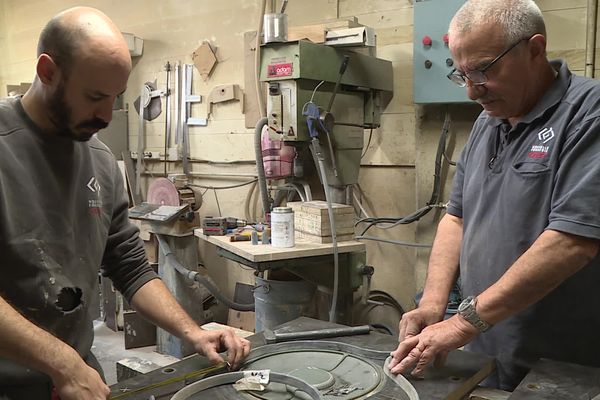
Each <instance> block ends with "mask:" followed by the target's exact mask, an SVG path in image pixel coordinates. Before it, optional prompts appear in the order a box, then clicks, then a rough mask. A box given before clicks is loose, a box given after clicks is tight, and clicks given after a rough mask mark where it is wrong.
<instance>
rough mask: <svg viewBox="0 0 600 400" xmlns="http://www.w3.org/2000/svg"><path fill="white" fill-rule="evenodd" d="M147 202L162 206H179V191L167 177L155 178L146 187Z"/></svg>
mask: <svg viewBox="0 0 600 400" xmlns="http://www.w3.org/2000/svg"><path fill="white" fill-rule="evenodd" d="M148 203H150V204H160V205H164V206H179V205H181V201H180V199H179V192H178V191H177V188H176V187H175V185H174V184H173V182H171V181H170V180H168V179H167V178H158V179H155V180H154V181H153V182H152V183H151V184H150V187H149V188H148Z"/></svg>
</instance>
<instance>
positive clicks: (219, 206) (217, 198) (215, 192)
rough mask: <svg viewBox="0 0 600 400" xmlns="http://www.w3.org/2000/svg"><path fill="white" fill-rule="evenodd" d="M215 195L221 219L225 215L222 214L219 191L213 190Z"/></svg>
mask: <svg viewBox="0 0 600 400" xmlns="http://www.w3.org/2000/svg"><path fill="white" fill-rule="evenodd" d="M213 193H214V194H215V202H216V203H217V210H219V217H222V216H223V214H221V205H220V204H219V196H217V190H216V189H213Z"/></svg>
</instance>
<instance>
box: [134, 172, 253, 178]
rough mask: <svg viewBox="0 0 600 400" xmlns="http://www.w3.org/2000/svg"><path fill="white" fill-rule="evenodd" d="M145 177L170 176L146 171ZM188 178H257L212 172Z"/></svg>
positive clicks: (193, 174) (241, 174) (193, 173)
mask: <svg viewBox="0 0 600 400" xmlns="http://www.w3.org/2000/svg"><path fill="white" fill-rule="evenodd" d="M142 175H144V176H152V177H167V176H169V174H166V175H165V174H164V173H163V172H152V171H148V170H144V171H143V172H142ZM188 176H190V177H192V178H213V179H214V178H215V177H227V178H256V174H252V173H247V174H243V173H241V172H240V173H227V172H211V173H204V174H203V173H199V172H190V173H189V174H188Z"/></svg>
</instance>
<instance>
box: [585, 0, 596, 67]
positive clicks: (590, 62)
mask: <svg viewBox="0 0 600 400" xmlns="http://www.w3.org/2000/svg"><path fill="white" fill-rule="evenodd" d="M597 22H598V0H588V2H587V20H586V28H587V29H586V35H585V76H587V77H590V78H593V77H594V70H595V68H596V25H597Z"/></svg>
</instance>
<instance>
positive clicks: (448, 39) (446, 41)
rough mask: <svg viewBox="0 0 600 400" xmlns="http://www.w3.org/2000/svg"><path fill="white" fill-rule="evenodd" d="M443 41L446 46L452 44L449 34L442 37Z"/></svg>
mask: <svg viewBox="0 0 600 400" xmlns="http://www.w3.org/2000/svg"><path fill="white" fill-rule="evenodd" d="M442 40H443V41H444V43H445V44H446V45H448V43H450V38H449V37H448V34H447V33H445V34H444V36H442Z"/></svg>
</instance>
